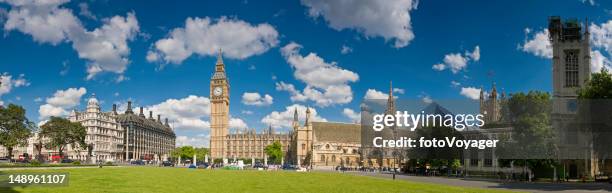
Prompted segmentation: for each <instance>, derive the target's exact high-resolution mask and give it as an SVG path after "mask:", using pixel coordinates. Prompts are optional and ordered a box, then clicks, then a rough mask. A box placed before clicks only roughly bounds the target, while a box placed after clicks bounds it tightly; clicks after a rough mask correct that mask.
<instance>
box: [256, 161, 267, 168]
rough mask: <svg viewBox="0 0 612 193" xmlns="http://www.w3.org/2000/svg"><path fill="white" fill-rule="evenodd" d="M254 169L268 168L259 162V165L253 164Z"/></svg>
mask: <svg viewBox="0 0 612 193" xmlns="http://www.w3.org/2000/svg"><path fill="white" fill-rule="evenodd" d="M253 168H266V166H264V165H263V164H262V163H259V162H258V163H255V164H253Z"/></svg>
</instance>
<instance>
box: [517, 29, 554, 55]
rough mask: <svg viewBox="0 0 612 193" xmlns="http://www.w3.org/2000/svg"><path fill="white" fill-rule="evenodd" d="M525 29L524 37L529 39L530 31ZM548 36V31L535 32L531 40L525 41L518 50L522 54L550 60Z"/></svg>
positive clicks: (550, 48) (550, 50)
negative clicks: (521, 51)
mask: <svg viewBox="0 0 612 193" xmlns="http://www.w3.org/2000/svg"><path fill="white" fill-rule="evenodd" d="M527 29H528V28H527ZM527 29H525V36H527V37H529V36H530V35H531V30H527ZM548 36H549V33H548V29H544V30H542V31H539V32H536V33H535V34H534V35H533V36H532V37H531V38H528V39H526V40H525V42H523V45H521V47H520V48H521V50H523V52H527V53H531V54H533V55H536V56H539V57H542V58H548V59H550V58H552V46H551V45H550V40H548Z"/></svg>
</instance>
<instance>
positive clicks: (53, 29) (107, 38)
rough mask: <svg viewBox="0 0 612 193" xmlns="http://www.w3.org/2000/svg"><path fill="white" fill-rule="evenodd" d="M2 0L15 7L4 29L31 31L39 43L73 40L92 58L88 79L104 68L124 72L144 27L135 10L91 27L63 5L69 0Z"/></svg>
mask: <svg viewBox="0 0 612 193" xmlns="http://www.w3.org/2000/svg"><path fill="white" fill-rule="evenodd" d="M0 2H5V3H8V4H10V5H11V7H12V8H11V10H10V12H9V13H8V16H7V20H6V22H5V23H4V30H6V31H13V30H16V31H20V32H22V33H24V34H28V35H31V36H32V38H33V39H34V41H36V42H39V43H49V44H51V45H58V44H60V43H63V42H68V43H72V48H73V49H74V50H75V51H76V52H77V53H78V56H79V58H82V59H85V60H87V61H88V64H87V73H88V75H87V79H88V80H89V79H92V78H93V77H95V76H96V75H97V74H98V73H100V72H112V73H116V74H119V75H122V74H123V72H124V71H125V70H126V68H127V66H128V64H129V63H130V61H129V59H128V56H129V54H130V48H129V46H128V42H129V41H131V40H133V39H134V37H135V36H136V34H137V33H138V32H139V30H140V28H139V25H138V21H137V20H136V16H135V14H134V13H128V14H127V16H125V17H124V16H113V17H111V18H108V19H104V20H103V21H104V24H103V25H102V26H101V27H99V28H96V29H94V30H92V31H89V30H87V29H86V28H85V27H84V26H83V24H82V23H81V21H80V20H79V19H78V18H77V17H76V16H75V15H74V14H73V13H72V10H70V9H67V8H64V7H62V5H63V4H65V3H67V2H68V0H49V1H0Z"/></svg>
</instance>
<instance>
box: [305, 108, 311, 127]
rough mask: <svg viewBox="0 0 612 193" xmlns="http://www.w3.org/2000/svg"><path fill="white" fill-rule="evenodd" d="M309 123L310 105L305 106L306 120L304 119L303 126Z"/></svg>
mask: <svg viewBox="0 0 612 193" xmlns="http://www.w3.org/2000/svg"><path fill="white" fill-rule="evenodd" d="M308 125H310V107H306V121H304V126H308Z"/></svg>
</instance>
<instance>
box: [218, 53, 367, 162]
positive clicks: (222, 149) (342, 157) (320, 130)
mask: <svg viewBox="0 0 612 193" xmlns="http://www.w3.org/2000/svg"><path fill="white" fill-rule="evenodd" d="M229 91H230V84H229V79H228V77H227V74H226V71H225V64H224V63H223V58H222V55H221V52H219V55H218V56H217V62H216V64H215V71H214V73H213V75H212V77H211V80H210V101H211V105H210V123H211V126H210V128H211V131H210V155H211V157H212V159H213V160H214V161H215V162H220V160H221V159H237V158H240V159H260V160H261V159H265V157H266V154H265V151H264V149H265V147H266V146H268V145H269V144H272V143H274V142H275V141H278V142H280V143H281V145H282V148H281V149H282V151H283V153H284V155H285V156H284V162H285V163H291V164H295V165H301V166H306V165H310V166H321V167H325V166H328V167H334V166H337V165H348V166H357V165H358V164H359V157H360V156H359V155H360V154H359V152H358V151H359V148H360V146H361V134H360V129H361V127H360V125H359V124H352V123H328V122H313V121H312V119H311V117H310V116H311V114H310V109H307V110H306V111H305V112H298V110H297V109H295V110H294V117H293V124H292V127H293V128H292V130H291V131H289V132H287V133H278V132H275V131H274V129H273V128H272V127H270V128H268V129H265V130H264V131H261V132H257V131H256V130H255V129H239V130H232V131H231V132H230V128H229V107H230V100H229V99H230V98H229V97H230V92H229ZM300 114H302V115H305V117H304V121H303V124H300V116H299V115H300Z"/></svg>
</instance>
